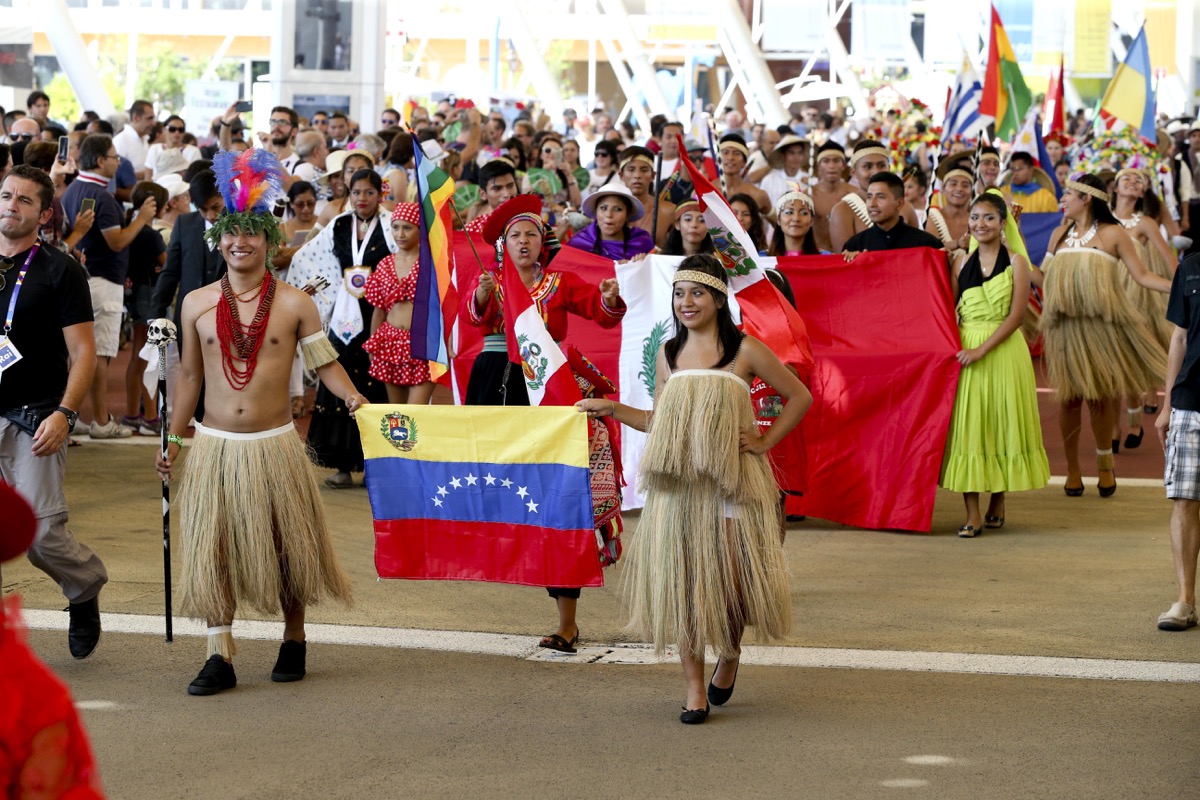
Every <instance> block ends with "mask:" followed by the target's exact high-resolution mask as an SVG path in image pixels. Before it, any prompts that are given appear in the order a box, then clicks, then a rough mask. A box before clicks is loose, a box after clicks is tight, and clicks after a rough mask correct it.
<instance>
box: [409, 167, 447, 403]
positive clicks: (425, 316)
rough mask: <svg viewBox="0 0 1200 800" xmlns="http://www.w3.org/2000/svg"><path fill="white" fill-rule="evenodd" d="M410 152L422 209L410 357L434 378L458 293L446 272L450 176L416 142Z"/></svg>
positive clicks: (439, 373) (443, 359) (443, 360)
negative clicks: (419, 361)
mask: <svg viewBox="0 0 1200 800" xmlns="http://www.w3.org/2000/svg"><path fill="white" fill-rule="evenodd" d="M413 156H414V158H415V159H416V163H417V168H416V174H417V205H419V206H420V209H421V225H420V234H421V254H420V260H419V261H418V264H419V265H420V272H418V274H417V296H416V299H415V300H414V301H413V317H412V356H413V358H418V359H420V358H423V359H425V360H426V361H428V362H429V369H430V373H431V374H432V375H433V379H434V380H439V379H440V378H442V377H443V376H445V375H446V373H447V372H448V371H449V369H450V351H449V348H448V347H447V346H446V341H447V339H448V338H449V335H450V329H451V327H452V326H453V324H454V317H455V315H456V314H457V313H458V293H457V292H456V291H455V289H454V280H453V278H452V277H451V272H452V271H453V262H454V259H453V256H452V250H451V239H450V237H451V235H452V234H453V231H454V226H453V224H452V223H451V221H450V214H451V203H452V201H453V200H454V181H453V180H451V178H450V176H449V175H447V174H446V173H445V172H443V171H442V170H441V169H439V168H438V167H437V165H436V164H434V163H433V162H432V161H430V160H429V159H427V158H424V157H423V156H424V153H422V152H421V148H420V147H414V148H413Z"/></svg>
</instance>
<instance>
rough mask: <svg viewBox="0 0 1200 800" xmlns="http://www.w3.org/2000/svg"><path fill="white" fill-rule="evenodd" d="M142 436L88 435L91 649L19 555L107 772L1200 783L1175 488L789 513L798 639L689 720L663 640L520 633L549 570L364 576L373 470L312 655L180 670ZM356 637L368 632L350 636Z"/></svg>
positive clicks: (171, 780)
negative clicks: (562, 647) (563, 649)
mask: <svg viewBox="0 0 1200 800" xmlns="http://www.w3.org/2000/svg"><path fill="white" fill-rule="evenodd" d="M152 460H153V447H151V446H148V445H146V444H141V445H139V444H133V443H130V444H118V445H101V444H99V443H88V444H85V445H84V446H83V447H80V448H75V449H73V450H72V451H71V454H70V461H69V467H68V488H67V492H68V499H69V502H70V504H71V512H72V520H71V525H72V527H73V528H74V529H75V530H76V531H77V533H78V534H79V536H80V537H81V538H82V539H84V540H85V541H87V542H89V543H90V544H92V545H93V546H94V547H96V549H97V550H98V551H99V552H100V553H101V554H102V555H103V557H104V558H105V560H106V562H107V563H108V567H109V570H110V573H111V577H112V580H111V583H110V584H109V585H108V587H106V589H105V591H104V592H103V594H102V595H101V601H102V608H103V610H104V611H105V613H106V615H112V616H106V620H105V621H106V630H107V632H106V634H105V636H104V639H103V641H102V644H101V648H100V650H99V651H98V652H97V653H96V654H95V655H94V656H93V657H92V658H89V659H88V660H86V661H83V662H75V661H74V660H72V659H71V658H70V657H69V656H68V655H67V653H66V647H65V634H64V633H63V632H62V629H64V628H65V624H66V614H64V613H62V612H61V610H60V609H62V607H63V601H62V597H61V595H60V594H59V593H58V590H57V587H56V586H54V585H53V584H52V583H51V582H50V581H49V580H48V579H47V578H46V577H45V576H44V575H42V574H41V573H40V572H38V571H37V570H35V569H33V568H32V567H31V566H30V565H29V564H28V563H27V562H24V561H17V562H13V563H10V564H9V565H7V567H6V569H5V570H4V574H3V581H4V589H5V591H13V590H16V591H20V592H21V593H22V595H23V597H24V602H25V605H26V607H27V609H29V617H30V620H31V622H32V623H33V624H34V626H35V628H41V630H33V631H32V632H31V634H30V639H31V641H32V643H33V645H34V647H35V649H36V650H37V651H38V652H39V654H41V655H42V656H43V658H45V660H46V661H47V662H48V663H49V664H50V665H51V667H52V668H54V669H55V670H56V671H57V672H58V673H59V674H60V675H62V676H63V677H64V679H65V680H66V681H67V682H68V683H69V684H70V686H71V688H72V691H73V692H74V693H75V696H76V699H77V700H78V701H79V702H81V703H82V704H83V705H82V708H83V709H84V710H83V712H82V713H83V716H84V720H85V722H86V724H87V726H88V729H89V731H90V733H91V736H92V740H93V744H94V747H95V749H96V751H97V754H98V758H99V762H100V767H101V770H102V774H103V776H104V780H105V783H106V786H107V787H108V789H109V792H110V796H111V797H113V798H121V800H125V799H128V800H138V799H139V798H148V799H153V800H161V799H162V798H198V797H206V796H226V797H230V798H342V797H345V798H376V797H379V798H387V797H405V798H407V797H462V796H464V795H465V796H478V797H489V798H490V797H537V798H540V797H559V796H578V797H601V796H619V797H635V798H641V797H647V798H649V797H685V796H686V797H701V798H707V797H713V798H716V797H729V796H737V797H741V796H745V797H779V796H787V797H813V798H823V797H839V798H858V797H862V798H874V797H892V796H895V797H938V798H940V797H949V798H958V797H970V798H990V797H995V798H1013V797H1037V798H1091V797H1095V798H1133V797H1137V798H1190V797H1197V796H1200V788H1198V787H1200V762H1197V760H1196V759H1195V758H1194V757H1192V755H1191V749H1192V748H1191V745H1192V742H1193V740H1194V738H1195V734H1196V733H1197V727H1198V723H1197V719H1198V716H1197V712H1198V711H1200V699H1198V697H1197V688H1198V684H1200V653H1198V650H1197V645H1198V643H1200V638H1198V637H1200V631H1192V632H1189V633H1182V634H1167V633H1161V632H1159V631H1157V630H1155V628H1154V619H1155V617H1156V616H1157V614H1158V613H1160V612H1161V611H1162V610H1163V609H1165V608H1166V606H1167V605H1168V604H1169V603H1170V601H1171V599H1172V597H1173V594H1174V588H1173V584H1174V579H1173V573H1172V569H1171V562H1170V552H1169V544H1168V538H1167V535H1166V523H1167V516H1168V510H1169V509H1168V505H1167V503H1166V502H1165V501H1164V500H1163V499H1162V491H1161V488H1156V487H1154V486H1149V485H1147V486H1135V485H1129V484H1127V485H1125V486H1122V488H1121V489H1120V490H1119V491H1118V493H1117V495H1116V496H1115V497H1114V498H1111V499H1108V500H1101V499H1100V498H1099V497H1098V496H1097V495H1096V494H1095V492H1094V491H1090V492H1089V494H1087V495H1085V496H1084V497H1083V498H1079V499H1070V498H1066V497H1065V496H1064V495H1063V494H1062V491H1061V489H1059V488H1058V487H1055V486H1052V487H1050V488H1048V489H1046V490H1043V491H1040V492H1033V493H1026V494H1021V495H1014V496H1013V497H1012V498H1011V500H1010V504H1009V508H1008V512H1007V516H1008V524H1007V526H1006V527H1005V528H1004V530H1003V531H999V532H989V533H988V534H986V535H984V536H982V537H981V538H979V539H976V540H972V541H963V540H959V539H957V538H956V537H955V536H954V535H953V530H954V529H955V528H956V527H957V525H958V524H959V515H960V513H961V511H960V501H959V499H958V498H957V497H955V496H953V495H950V494H948V493H943V494H941V495H940V496H939V498H938V505H937V510H936V513H935V520H934V534H933V535H913V534H896V533H879V532H867V531H857V530H849V529H844V528H842V527H840V526H837V525H832V524H829V523H822V522H816V521H812V522H807V523H803V524H800V525H793V526H792V528H791V530H790V532H789V535H788V539H787V552H788V558H789V562H790V565H791V571H792V575H793V603H794V607H795V618H796V624H795V626H794V629H793V632H792V634H791V636H790V637H789V639H788V641H787V642H786V643H785V644H786V645H787V647H784V648H777V649H761V648H759V649H748V651H747V658H746V664H745V666H744V667H743V668H742V671H741V674H740V677H739V683H738V689H737V693H736V694H735V697H734V700H733V701H732V702H731V704H730V705H729V706H727V707H726V708H723V709H720V710H718V711H716V712H714V715H713V717H712V719H711V720H710V721H709V723H708V724H706V725H704V726H700V727H699V728H691V727H685V726H683V725H680V724H679V723H678V721H677V716H678V711H679V707H680V704H681V703H682V700H683V691H682V681H681V679H680V675H679V668H678V665H677V664H676V663H674V662H669V663H660V664H652V665H628V664H610V663H605V659H604V658H601V659H599V663H587V662H588V661H589V660H595V659H593V658H592V657H591V656H581V657H580V658H579V659H577V660H575V661H570V660H566V659H556V660H554V661H545V660H541V661H539V660H532V661H531V660H528V659H527V658H526V656H528V655H529V654H531V653H535V652H538V651H537V648H536V647H534V643H535V641H536V639H535V638H534V637H535V636H536V635H538V634H543V633H546V632H548V631H549V630H550V629H551V627H552V625H551V623H552V607H551V605H550V601H549V600H548V599H547V598H546V596H545V594H544V592H541V591H540V590H536V589H525V588H519V587H511V586H496V585H483V584H461V583H436V582H431V583H416V582H400V581H388V582H383V581H378V580H376V579H375V578H374V571H373V565H372V558H371V543H372V537H371V529H370V514H369V509H368V508H367V502H366V494H365V492H363V491H362V490H361V489H355V490H348V491H341V492H331V491H326V492H324V493H323V496H324V498H325V500H326V503H327V505H328V508H329V511H330V518H331V519H333V520H335V532H334V535H335V547H336V549H337V552H338V555H339V557H340V558H341V560H342V562H343V565H344V566H345V567H346V569H347V571H348V572H349V573H350V575H351V577H352V580H353V583H354V589H355V593H356V605H355V607H354V608H353V609H350V610H345V609H342V608H340V607H336V606H329V607H321V608H317V609H313V610H312V613H311V614H310V622H312V623H314V624H313V626H312V627H311V629H310V637H311V638H312V640H313V643H312V644H311V645H310V657H309V663H310V669H311V673H310V675H309V677H308V678H307V679H306V680H304V681H303V682H300V683H298V684H292V685H276V684H272V683H271V682H270V681H269V679H268V673H269V671H270V667H271V664H272V663H273V661H274V655H275V651H276V647H277V645H276V644H275V643H274V642H273V641H269V640H265V641H264V640H262V639H261V638H252V637H256V636H257V637H268V638H269V637H272V636H275V635H277V634H275V633H273V632H272V631H271V630H269V629H268V630H267V631H266V633H263V631H262V630H260V628H261V627H262V626H259V628H254V626H250V627H246V626H242V628H241V629H239V633H238V636H239V643H240V647H241V652H240V654H239V656H238V658H237V659H236V661H235V663H236V666H237V669H238V674H239V679H240V684H239V686H238V688H237V689H236V690H234V691H231V692H228V693H226V694H224V695H221V696H218V697H213V698H194V697H189V696H188V695H186V693H185V687H186V685H187V683H188V681H190V680H191V678H192V677H193V676H194V675H195V673H196V671H197V670H198V668H199V667H200V665H201V663H202V661H203V657H204V645H203V640H202V639H201V638H197V637H194V636H191V635H188V634H189V631H190V630H191V629H192V628H191V626H190V625H189V624H188V623H186V622H184V621H182V620H180V621H178V625H179V635H177V638H176V641H175V643H174V644H172V645H165V644H164V643H163V642H162V639H161V633H160V632H161V624H162V621H161V616H159V615H161V612H162V583H161V580H162V577H161V568H162V560H161V518H160V510H159V500H158V498H159V484H158V482H157V481H156V479H155V477H154V475H153V473H152V470H151V464H152ZM114 476H118V477H119V480H114ZM629 522H630V525H629V533H628V534H627V535H629V536H636V535H637V518H636V515H633V516H631V518H630V520H629ZM176 567H178V564H176ZM608 577H609V587H608V588H605V589H601V590H595V591H588V592H585V594H584V599H583V601H582V603H581V609H580V621H581V625H582V627H583V631H584V639H585V640H586V641H587V643H588V644H589V645H592V646H593V647H595V646H597V645H604V644H608V645H612V644H619V643H626V642H629V641H630V637H629V635H628V634H627V633H626V632H625V631H624V629H623V623H624V617H623V611H622V607H621V603H620V597H619V592H618V591H617V590H616V588H615V587H616V586H617V585H618V583H619V567H618V568H617V569H616V570H615V571H612V572H610V573H609V576H608ZM349 626H361V627H360V628H352V627H349ZM119 630H146V631H150V632H151V634H150V635H146V634H135V633H118V632H117V631H119ZM430 631H434V632H436V631H447V632H455V631H465V632H478V633H462V634H455V633H428V632H430ZM356 641H370V642H374V643H375V644H376V645H377V646H361V645H353V644H339V643H338V642H356ZM464 642H465V643H464ZM459 650H467V651H482V652H452V651H459ZM593 652H595V653H604V652H605V648H603V647H598V648H596V649H595V650H594V651H593ZM486 653H491V654H486ZM964 654H967V655H964ZM970 654H973V655H970ZM542 655H544V653H542ZM768 663H772V664H788V665H789V666H765V664H768ZM812 664H823V665H829V667H828V668H815V667H813V666H812ZM922 670H924V671H922ZM1058 675H1072V676H1079V675H1096V676H1099V677H1092V678H1082V677H1053V676H1058ZM1112 676H1122V677H1124V678H1126V679H1125V680H1110V679H1107V678H1108V677H1112Z"/></svg>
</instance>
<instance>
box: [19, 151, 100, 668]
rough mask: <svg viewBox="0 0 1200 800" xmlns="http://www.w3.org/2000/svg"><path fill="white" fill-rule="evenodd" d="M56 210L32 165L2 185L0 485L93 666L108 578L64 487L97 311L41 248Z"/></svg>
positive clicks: (74, 645)
mask: <svg viewBox="0 0 1200 800" xmlns="http://www.w3.org/2000/svg"><path fill="white" fill-rule="evenodd" d="M53 200H54V181H52V180H51V179H50V176H49V175H47V174H46V173H45V172H42V171H41V170H39V169H35V168H34V167H30V166H28V165H24V164H23V165H19V166H16V167H13V169H12V170H11V171H10V172H9V173H8V175H7V176H6V177H5V178H4V182H3V183H0V314H3V315H4V318H5V319H4V325H5V327H6V328H7V332H6V333H0V479H3V480H4V482H5V483H7V484H10V485H12V486H13V487H14V488H15V489H16V490H17V491H18V492H20V493H21V495H23V496H24V497H25V499H26V500H27V501H29V504H30V505H31V506H33V509H34V512H35V513H36V515H37V519H38V530H37V536H36V537H35V538H34V540H33V545H32V546H31V547H30V548H29V550H28V551H27V554H28V556H29V560H30V562H32V563H33V565H34V566H35V567H37V568H38V569H41V570H42V571H43V572H45V573H46V574H48V575H49V576H50V577H51V578H53V579H54V580H55V581H56V582H57V583H58V585H59V586H60V587H62V591H63V594H64V595H66V597H67V600H68V601H69V602H70V604H71V605H70V613H71V626H70V633H69V634H68V644H69V645H70V649H71V655H73V656H75V657H76V658H87V657H88V656H89V655H90V654H91V652H92V651H93V650H94V649H95V648H96V643H97V642H98V641H99V640H100V601H99V595H100V588H101V587H102V586H104V584H105V583H107V582H108V572H107V571H106V570H105V569H104V564H103V563H102V562H101V561H100V558H99V557H98V556H97V555H96V554H95V553H93V552H92V551H91V549H90V548H89V547H88V546H87V545H85V544H82V543H80V542H79V541H77V540H76V539H75V536H74V535H73V534H72V533H71V531H69V530H67V500H66V497H65V496H64V495H63V477H64V475H65V474H66V467H67V447H66V443H67V433H68V431H69V430H70V428H71V424H72V423H73V422H74V421H75V413H76V410H77V409H78V408H79V404H80V403H82V402H83V398H84V396H85V395H86V394H87V391H88V387H89V386H90V385H91V382H92V369H93V367H94V365H95V360H96V359H95V343H94V341H93V339H92V302H91V298H90V296H89V293H88V285H87V273H85V272H84V271H83V268H82V267H81V266H79V264H78V263H77V262H76V261H75V260H73V259H71V258H69V257H68V256H66V255H65V254H63V253H62V252H61V251H59V250H57V249H55V248H53V247H50V246H48V245H43V244H41V243H40V242H39V240H38V229H39V227H40V226H41V225H44V224H45V223H47V222H48V221H49V220H50V217H51V215H52V214H53V213H54V211H53V208H52V207H51V204H52V203H53ZM0 330H3V329H0ZM3 528H4V520H2V519H0V532H3ZM0 668H2V667H0Z"/></svg>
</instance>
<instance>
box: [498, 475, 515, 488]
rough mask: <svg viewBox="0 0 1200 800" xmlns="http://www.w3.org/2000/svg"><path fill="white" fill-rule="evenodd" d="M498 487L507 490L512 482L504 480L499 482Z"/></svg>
mask: <svg viewBox="0 0 1200 800" xmlns="http://www.w3.org/2000/svg"><path fill="white" fill-rule="evenodd" d="M500 485H501V486H503V487H504V488H505V489H507V488H508V487H510V486H512V481H510V480H509V479H508V478H505V479H504V480H502V481H500Z"/></svg>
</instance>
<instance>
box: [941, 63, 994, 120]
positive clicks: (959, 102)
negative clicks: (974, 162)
mask: <svg viewBox="0 0 1200 800" xmlns="http://www.w3.org/2000/svg"><path fill="white" fill-rule="evenodd" d="M981 97H983V83H982V82H980V80H979V73H977V72H976V71H975V67H974V66H972V64H971V60H970V59H969V58H967V55H966V53H963V65H962V69H961V70H959V73H958V80H957V81H955V83H954V90H953V91H952V92H951V93H950V100H949V102H948V103H947V104H946V122H945V124H944V125H943V126H942V130H943V132H944V133H943V136H944V137H945V138H946V139H949V138H951V137H953V136H956V135H957V136H961V137H962V138H964V139H973V138H975V137H976V136H978V135H979V133H980V131H982V130H983V129H984V128H986V127H987V123H988V118H987V117H984V116H981V115H980V113H979V100H980V98H981Z"/></svg>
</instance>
